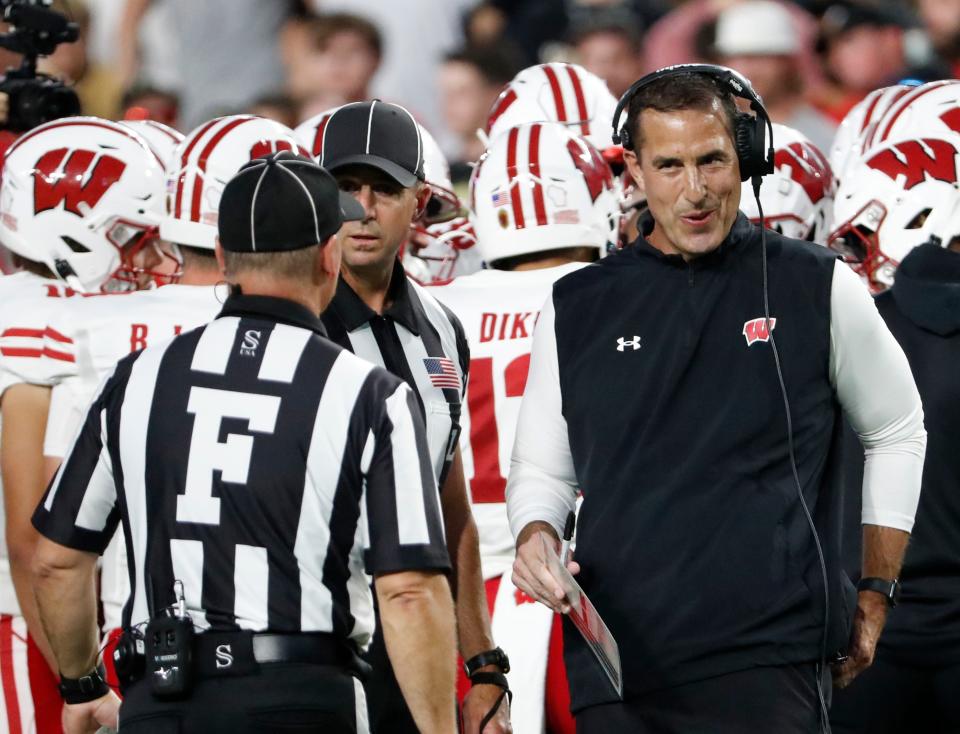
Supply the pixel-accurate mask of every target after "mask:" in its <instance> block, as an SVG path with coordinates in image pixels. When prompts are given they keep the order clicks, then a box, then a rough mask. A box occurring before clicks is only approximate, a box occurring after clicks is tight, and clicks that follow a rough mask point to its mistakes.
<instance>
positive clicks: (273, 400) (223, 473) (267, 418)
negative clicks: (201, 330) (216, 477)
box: [177, 387, 280, 525]
mask: <svg viewBox="0 0 960 734" xmlns="http://www.w3.org/2000/svg"><path fill="white" fill-rule="evenodd" d="M279 411H280V398H278V397H276V396H274V395H255V394H252V393H245V392H234V391H233V390H215V389H212V388H207V387H193V388H191V390H190V399H189V402H188V403H187V412H188V413H193V415H194V420H193V435H192V437H191V438H190V457H189V459H188V460H187V478H186V483H185V484H186V486H185V489H186V491H185V493H184V494H182V495H180V496H179V497H177V522H199V523H204V524H206V525H219V524H220V499H219V498H218V497H214V496H213V472H214V471H216V470H219V471H220V478H221V480H222V481H224V482H230V483H234V484H246V483H247V475H248V474H249V473H250V455H251V454H252V453H253V436H247V435H244V434H238V433H228V434H227V437H226V440H225V441H223V442H222V443H221V441H220V424H221V423H222V422H223V419H224V418H239V419H245V420H246V421H247V425H248V426H249V429H250V431H251V432H253V433H273V430H274V427H275V426H276V424H277V413H278V412H279Z"/></svg>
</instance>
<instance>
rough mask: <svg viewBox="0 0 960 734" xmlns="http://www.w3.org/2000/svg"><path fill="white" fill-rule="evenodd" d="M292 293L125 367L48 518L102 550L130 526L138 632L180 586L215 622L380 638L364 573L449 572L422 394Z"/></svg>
mask: <svg viewBox="0 0 960 734" xmlns="http://www.w3.org/2000/svg"><path fill="white" fill-rule="evenodd" d="M324 336H325V333H324V329H323V326H322V325H321V323H320V321H319V320H318V319H317V318H316V317H315V316H313V315H312V314H310V313H309V311H307V310H306V309H304V308H303V307H301V306H299V305H297V304H295V303H293V302H291V301H285V300H282V299H275V298H266V297H255V296H233V297H231V298H230V299H229V300H228V301H227V303H226V304H225V306H224V308H223V311H222V312H221V314H220V315H219V317H218V318H217V319H216V320H215V321H213V322H212V323H211V324H210V325H208V326H205V327H203V328H200V329H197V330H195V331H192V332H189V333H187V334H184V335H182V336H180V337H177V338H175V339H174V340H172V341H170V342H168V343H166V344H162V345H157V346H151V347H150V348H148V349H146V350H144V351H143V352H139V353H137V354H133V355H130V356H129V357H127V358H125V359H123V360H121V361H120V362H119V363H118V365H117V366H116V368H115V370H114V372H113V374H112V375H111V377H110V378H109V379H108V380H107V381H106V382H105V383H104V385H103V387H102V388H101V390H100V393H99V395H98V397H97V398H96V400H95V401H94V403H93V405H92V406H91V409H90V411H89V413H88V415H87V418H86V421H85V423H84V425H83V427H82V428H81V430H80V432H79V434H78V436H77V438H76V439H75V442H74V445H73V447H72V448H71V450H70V453H69V454H68V457H67V458H66V460H65V461H64V463H63V465H62V467H61V469H60V472H59V473H58V475H57V477H56V478H55V480H54V482H53V484H52V485H51V488H50V489H49V490H48V492H47V494H46V496H45V497H44V500H43V502H42V503H41V505H40V507H39V508H38V509H37V512H36V514H35V515H34V524H35V525H36V527H37V529H38V530H39V531H40V532H41V533H42V534H43V535H45V536H46V537H48V538H50V539H52V540H54V541H56V542H58V543H61V544H63V545H66V546H69V547H72V548H77V549H81V550H85V551H92V552H95V553H100V552H102V551H103V549H104V548H105V547H106V545H107V542H108V541H109V540H110V537H111V535H112V534H113V532H114V530H115V528H116V527H117V523H118V522H122V524H123V530H124V534H125V537H126V544H127V553H128V557H129V558H130V581H131V588H132V593H131V597H130V599H129V601H128V602H127V605H126V607H125V609H124V625H125V626H129V625H131V624H138V623H140V622H142V621H145V620H146V619H147V618H148V617H149V616H150V613H151V612H154V613H155V612H156V611H157V610H158V609H159V608H161V607H163V606H166V605H168V604H170V603H172V601H173V584H174V580H175V579H179V580H181V581H182V582H183V584H184V587H185V596H186V601H187V607H188V609H189V611H190V613H191V616H193V619H194V622H195V623H196V624H198V625H199V626H200V627H210V628H213V629H218V630H229V629H236V628H240V629H251V630H269V631H271V632H300V631H304V632H308V631H321V632H333V633H334V634H337V635H338V636H341V637H343V638H348V637H349V638H351V639H353V640H354V641H356V642H357V643H358V644H359V645H360V646H361V647H364V646H365V645H366V644H367V642H368V641H369V639H370V636H371V633H372V631H373V627H374V621H373V620H374V617H373V606H372V601H373V600H372V596H371V592H370V588H369V578H368V577H367V576H366V574H377V573H389V572H394V571H400V570H408V569H447V568H448V567H449V558H448V556H447V551H446V546H445V541H444V536H443V526H442V521H441V516H440V509H439V497H438V494H437V486H436V482H435V479H434V475H433V471H432V469H431V465H430V459H429V455H428V453H427V446H426V438H425V434H424V429H423V423H422V419H421V414H420V410H419V408H418V405H417V399H416V397H415V396H414V394H413V392H412V391H411V390H410V389H409V388H408V387H407V385H405V384H404V383H403V382H401V381H400V380H398V379H397V378H396V377H394V376H393V375H390V374H388V373H387V372H386V371H385V370H382V369H379V368H377V367H375V366H373V365H372V364H369V363H367V362H364V361H363V360H361V359H358V358H357V357H356V356H354V355H353V354H351V353H350V352H348V351H346V350H343V349H341V348H340V347H338V346H336V345H335V344H332V343H331V342H330V341H328V340H327V339H325V338H323V337H324Z"/></svg>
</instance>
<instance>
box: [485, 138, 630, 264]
mask: <svg viewBox="0 0 960 734" xmlns="http://www.w3.org/2000/svg"><path fill="white" fill-rule="evenodd" d="M470 202H471V210H472V216H473V223H474V228H475V229H476V232H477V239H478V242H479V245H480V252H481V254H482V255H483V258H484V260H486V261H487V262H488V263H495V262H496V261H497V260H501V259H504V258H510V257H516V256H518V255H526V254H530V253H534V252H542V251H545V250H555V249H559V248H566V247H593V248H596V249H597V250H598V251H599V252H600V254H601V255H602V254H604V253H606V252H607V251H608V250H609V249H610V248H611V247H613V246H615V243H616V242H617V233H618V227H619V220H620V206H619V202H618V199H617V195H616V193H615V190H614V183H613V173H612V171H611V170H610V167H609V166H608V165H607V164H606V163H605V162H604V160H603V158H602V156H601V155H600V153H599V151H598V150H597V149H596V148H595V147H593V146H592V145H591V144H590V143H589V142H588V141H587V140H586V138H583V137H580V136H579V135H575V134H573V133H571V132H570V128H568V127H566V126H564V125H558V124H555V123H528V124H525V125H518V126H516V127H513V128H510V129H509V130H508V131H506V132H505V133H503V134H502V135H500V136H499V137H497V138H496V139H495V140H493V141H491V145H490V148H489V149H488V150H487V152H486V153H484V154H483V157H482V158H481V159H480V162H479V163H478V164H477V167H476V168H475V169H474V172H473V176H472V177H471V180H470Z"/></svg>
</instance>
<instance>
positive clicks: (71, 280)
mask: <svg viewBox="0 0 960 734" xmlns="http://www.w3.org/2000/svg"><path fill="white" fill-rule="evenodd" d="M54 267H55V270H56V273H57V275H58V276H59V277H60V279H61V280H63V281H64V282H65V283H66V284H67V285H68V286H70V287H71V288H72V289H73V290H75V291H77V292H78V293H86V292H87V289H86V288H84V287H83V283H81V282H80V278H79V277H78V276H77V271H75V270H74V269H73V266H72V265H71V264H70V263H68V262H67V261H66V260H64V259H63V258H59V257H58V258H57V259H56V260H54Z"/></svg>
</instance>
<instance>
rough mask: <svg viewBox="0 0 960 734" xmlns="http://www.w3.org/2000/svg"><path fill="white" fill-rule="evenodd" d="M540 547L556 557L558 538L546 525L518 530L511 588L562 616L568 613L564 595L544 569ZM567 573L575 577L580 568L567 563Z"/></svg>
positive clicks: (536, 524) (568, 609)
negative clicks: (545, 548) (551, 552)
mask: <svg viewBox="0 0 960 734" xmlns="http://www.w3.org/2000/svg"><path fill="white" fill-rule="evenodd" d="M544 544H546V545H547V546H549V547H551V548H553V550H554V552H555V553H557V554H558V555H559V553H560V539H559V538H558V537H557V531H556V530H554V528H553V526H552V525H550V524H549V523H545V522H532V523H530V524H529V525H527V526H526V527H525V528H524V529H523V530H521V531H520V535H519V536H518V537H517V557H516V559H515V560H514V562H513V574H512V576H511V578H512V579H513V585H514V586H516V587H517V588H518V589H520V590H522V591H523V592H524V593H526V594H527V595H528V596H530V597H531V598H533V599H536V600H537V601H539V602H541V603H542V604H546V605H547V606H548V607H550V608H551V609H553V610H554V611H555V612H560V613H561V614H566V613H567V612H569V611H570V605H569V604H567V603H566V601H565V599H566V594H565V593H564V590H563V587H562V586H561V584H560V581H559V580H558V579H556V578H554V576H553V574H552V573H550V569H549V568H548V567H547V558H546V553H545V551H544ZM567 570H568V571H570V573H571V574H574V575H576V574H577V573H579V572H580V566H579V565H578V564H577V563H574V562H573V561H570V562H568V563H567Z"/></svg>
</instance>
